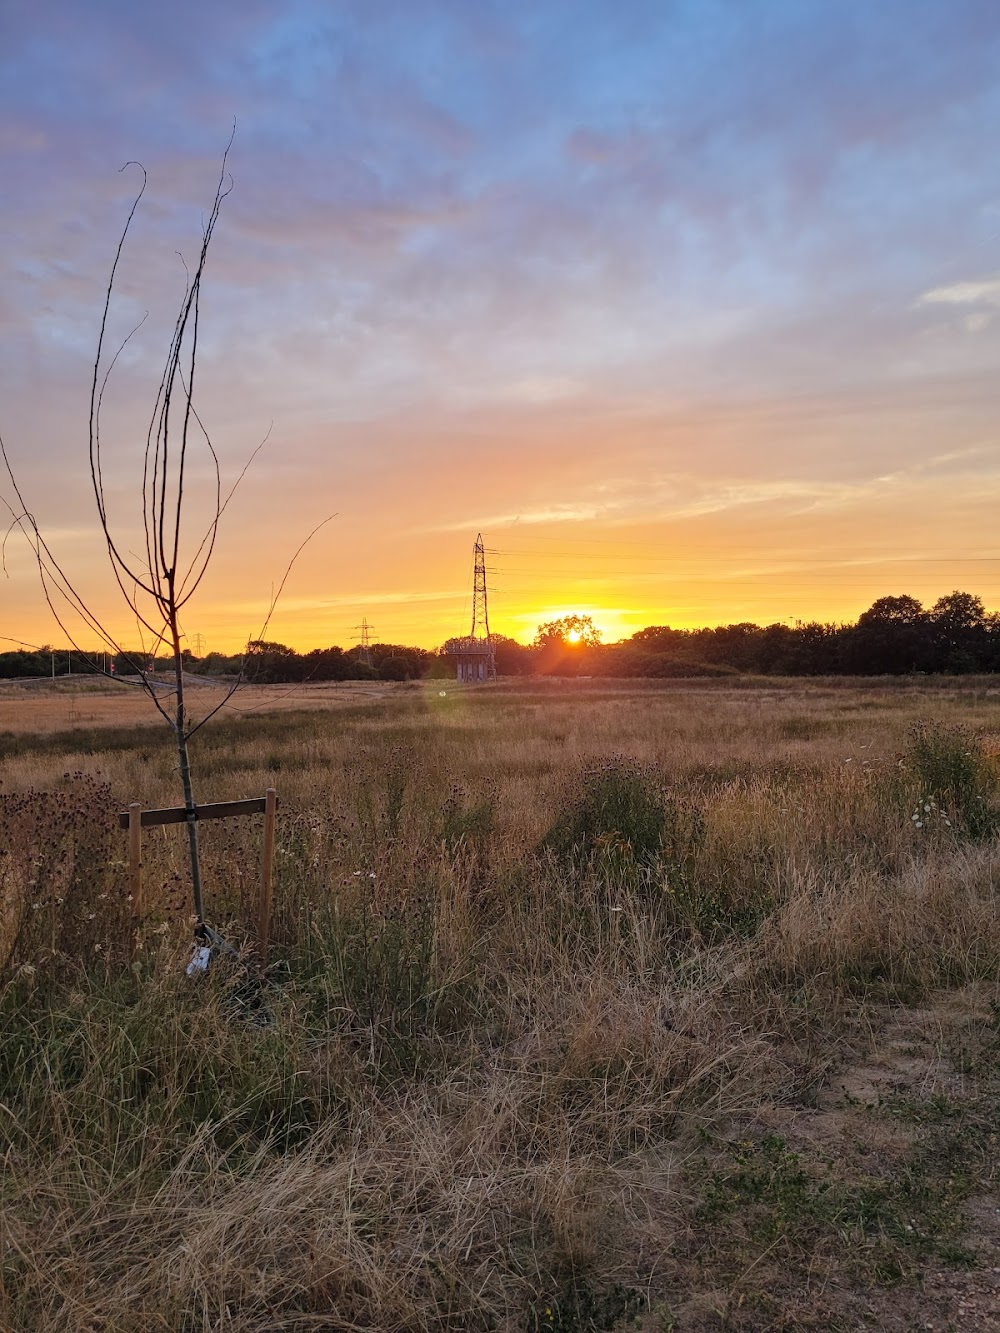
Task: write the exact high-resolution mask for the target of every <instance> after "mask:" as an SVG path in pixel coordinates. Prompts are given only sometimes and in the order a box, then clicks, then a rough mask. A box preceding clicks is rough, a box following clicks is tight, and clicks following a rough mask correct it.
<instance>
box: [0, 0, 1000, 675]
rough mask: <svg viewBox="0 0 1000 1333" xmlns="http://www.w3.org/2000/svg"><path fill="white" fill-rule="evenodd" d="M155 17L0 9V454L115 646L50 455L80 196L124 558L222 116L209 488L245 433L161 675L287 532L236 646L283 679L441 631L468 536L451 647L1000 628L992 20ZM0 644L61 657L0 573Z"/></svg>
mask: <svg viewBox="0 0 1000 1333" xmlns="http://www.w3.org/2000/svg"><path fill="white" fill-rule="evenodd" d="M178 4H179V9H178V8H177V7H174V10H172V11H171V12H170V13H167V12H166V11H163V12H161V11H160V10H159V9H157V7H155V6H154V7H150V6H126V5H124V4H123V3H119V0H99V3H98V4H97V5H96V6H95V7H94V8H93V10H92V8H91V7H90V6H87V7H84V8H83V9H81V7H80V6H78V5H74V4H71V3H70V2H69V0H53V4H52V5H51V6H46V13H45V16H44V20H43V19H42V18H41V17H39V15H38V14H37V13H35V12H34V11H33V9H32V7H30V6H22V7H19V8H18V7H15V11H14V12H13V13H12V16H11V19H10V22H9V24H8V31H7V33H6V34H5V47H6V49H7V54H8V56H9V66H8V68H9V77H7V78H5V80H4V81H3V83H2V91H0V112H2V117H3V119H2V124H3V126H4V129H3V132H2V133H0V171H2V173H3V176H2V178H3V179H4V181H5V183H6V184H7V185H8V186H9V187H10V188H8V189H5V191H4V192H3V195H2V197H0V230H2V231H3V233H4V236H5V250H6V254H7V255H8V256H9V258H10V263H9V264H8V265H7V266H6V267H5V269H4V271H3V272H2V273H0V390H2V392H0V432H2V436H3V440H4V442H5V445H6V448H7V451H8V454H9V456H10V460H11V463H12V465H13V467H14V469H15V472H16V475H17V478H18V481H19V484H20V485H21V488H22V491H23V493H24V496H25V501H26V503H27V504H28V506H29V507H30V509H31V510H32V512H33V513H34V514H35V516H36V518H37V520H38V522H39V525H40V527H41V529H42V531H43V532H44V533H45V535H46V537H47V538H48V540H49V541H50V543H51V546H52V548H53V551H54V552H55V553H56V554H57V556H58V558H59V559H60V560H61V561H62V562H63V563H64V566H65V567H66V569H67V570H69V571H70V572H71V574H72V576H73V578H74V580H75V582H76V583H77V584H78V585H79V588H80V591H81V592H82V593H83V595H84V596H85V598H86V599H87V601H88V604H90V605H91V606H92V607H93V609H95V610H96V611H97V612H98V614H100V615H101V616H102V618H104V619H105V621H106V622H107V624H108V626H109V628H110V629H111V630H112V632H113V634H114V635H115V637H116V638H117V639H118V640H119V641H120V642H121V643H122V644H123V645H124V646H126V647H128V648H134V647H136V646H137V642H136V641H137V637H138V635H137V631H136V628H135V625H134V624H131V623H129V620H128V618H127V617H126V615H125V614H124V611H123V609H122V606H121V603H120V600H119V599H118V598H117V594H116V592H115V588H114V584H113V581H112V579H111V575H110V572H109V570H108V568H107V564H106V560H105V559H104V557H103V555H102V551H101V548H100V544H99V542H98V541H97V525H96V515H95V509H94V504H93V498H92V496H91V494H90V489H89V485H90V483H89V476H88V470H87V432H86V417H87V400H88V393H89V386H90V378H91V375H92V371H93V367H92V360H93V354H94V348H95V346H96V337H97V331H98V328H99V325H100V316H101V308H102V301H103V292H104V284H105V282H106V279H107V274H108V271H109V268H110V263H111V260H112V258H113V256H114V250H115V245H116V244H117V238H118V235H119V233H120V230H121V227H122V225H123V223H124V219H125V217H126V215H127V213H128V209H129V207H130V206H131V201H132V199H133V198H134V192H135V189H136V169H135V168H134V167H133V168H129V169H128V170H127V171H125V172H124V173H120V172H119V168H120V167H121V166H122V163H123V162H126V161H129V160H134V159H141V160H142V162H143V164H144V166H145V167H146V169H147V171H148V173H149V184H148V189H147V194H146V197H145V199H144V201H143V205H142V207H141V209H140V211H139V213H138V215H137V220H136V224H135V228H134V231H133V233H132V234H131V236H130V238H129V242H128V245H127V246H126V248H125V252H124V256H123V260H122V266H121V269H120V271H119V275H118V282H117V287H116V295H115V299H114V301H113V302H112V306H111V314H110V320H109V335H108V336H109V344H108V345H109V348H110V349H112V350H113V349H114V348H116V347H117V346H118V345H119V343H120V342H121V341H122V340H123V339H124V338H125V337H126V335H127V334H129V332H130V331H131V330H132V329H135V328H136V326H137V325H140V322H141V326H140V327H139V328H138V330H137V332H135V334H134V335H133V336H132V337H131V339H130V340H129V341H128V343H127V345H126V346H125V349H124V351H123V353H122V355H121V357H120V359H119V361H118V363H117V364H116V366H115V370H114V373H113V375H112V377H111V379H110V381H109V385H108V390H107V394H106V399H105V420H104V434H103V439H104V447H105V450H106V463H107V475H108V477H109V509H110V519H111V523H112V526H113V527H114V528H115V531H116V532H117V533H118V534H119V537H120V540H121V542H122V544H123V546H124V547H125V548H127V549H139V547H137V546H136V545H135V544H136V543H137V541H139V535H140V533H141V526H140V523H139V519H140V513H139V510H138V508H137V505H138V495H139V492H140V490H141V473H142V445H143V441H144V439H145V432H146V427H147V424H148V415H149V412H150V410H151V407H152V404H153V401H154V399H155V393H156V388H157V384H158V380H159V375H160V372H161V369H162V362H163V357H164V354H165V351H166V347H167V345H168V342H169V337H170V330H171V327H172V322H173V318H174V315H175V313H176V308H177V304H178V301H179V299H180V297H181V294H182V293H183V290H184V269H183V268H182V266H181V263H180V261H179V260H178V257H177V255H178V252H180V253H182V254H183V255H184V256H185V257H186V259H187V260H189V261H190V259H191V257H192V255H193V254H196V253H197V247H198V244H199V238H200V235H201V226H202V223H203V219H204V215H205V210H206V208H207V207H209V206H210V204H211V198H212V193H213V191H214V188H215V180H216V178H217V176H218V171H219V162H220V158H221V153H222V149H223V148H224V145H225V143H226V140H227V138H228V135H229V133H230V129H231V126H232V121H233V118H234V117H235V118H236V121H237V130H236V138H235V141H234V144H233V150H232V154H231V157H230V161H229V166H230V170H231V172H232V176H233V184H234V188H233V191H232V194H231V195H230V196H229V197H228V198H227V199H226V200H225V202H224V204H223V208H222V213H221V217H220V220H219V224H218V229H217V231H216V234H215V238H214V240H213V243H212V250H211V254H210V259H209V264H208V268H207V270H206V275H205V287H204V298H203V311H202V313H203V327H202V336H201V341H200V344H199V361H198V378H197V388H196V397H197V405H198V410H199V413H200V415H201V418H202V420H203V421H204V422H205V425H206V427H207V428H208V430H209V432H210V434H211V438H212V441H213V444H214V446H215V448H216V449H217V451H218V454H219V457H220V459H221V462H222V468H223V475H224V478H228V479H230V480H231V479H233V478H235V477H236V476H237V475H238V473H239V471H240V469H241V468H242V466H243V464H244V462H245V461H246V459H247V457H248V456H249V454H250V453H251V452H252V451H253V449H254V448H255V447H256V446H257V445H258V444H259V443H260V441H261V440H262V439H263V437H264V436H265V434H267V433H268V432H269V431H270V435H269V439H268V443H267V444H266V446H265V447H264V449H263V450H262V451H261V453H260V455H259V456H258V458H257V459H256V461H255V463H254V464H253V466H252V467H251V468H250V470H249V472H248V473H247V475H246V478H245V480H244V481H243V483H242V485H241V487H240V489H239V491H238V492H237V494H236V496H235V498H234V500H233V502H232V504H231V506H230V508H229V509H228V510H227V512H226V515H225V518H224V520H223V526H222V533H221V538H220V542H219V545H218V548H217V550H216V552H215V555H214V557H213V561H212V565H211V568H210V571H209V574H208V576H207V577H206V579H205V582H204V584H203V585H202V587H201V588H200V589H199V591H198V594H197V597H196V598H195V600H194V601H192V603H191V605H190V607H189V608H188V609H187V612H186V614H185V617H184V628H185V632H186V633H187V636H188V641H189V642H190V643H192V644H194V643H195V642H198V643H200V644H202V645H203V647H204V649H205V650H206V651H211V650H218V651H222V652H232V651H238V650H239V649H240V647H241V646H242V645H243V644H245V643H246V641H247V640H248V639H249V638H256V637H258V636H259V635H260V634H261V632H262V629H263V628H264V621H265V617H266V614H267V607H268V604H269V601H270V599H271V595H272V590H273V589H275V588H276V587H277V586H278V585H279V584H280V583H281V580H282V577H283V575H284V572H285V569H286V567H287V564H288V561H289V559H290V558H291V556H292V554H293V553H294V552H295V550H296V548H297V547H298V546H299V544H300V543H301V541H302V539H303V538H304V536H305V535H306V534H307V533H308V532H309V531H311V530H312V529H313V528H314V527H315V526H316V525H317V524H318V523H320V522H321V520H323V519H324V518H326V517H327V516H329V515H334V517H333V518H332V519H331V521H330V522H329V523H328V524H327V525H326V526H324V527H323V528H322V529H321V530H320V531H319V532H318V533H317V535H316V536H315V538H314V539H313V540H312V541H311V542H310V543H309V545H308V546H307V547H306V549H305V550H304V551H303V552H302V554H301V556H300V557H299V559H298V561H297V563H296V565H295V567H294V569H293V570H292V572H291V574H290V576H289V578H288V580H287V583H286V585H285V588H284V592H283V594H282V596H281V598H280V600H279V602H278V605H277V607H276V609H275V611H274V614H273V616H272V617H271V620H270V623H269V624H268V625H267V628H266V637H267V638H269V639H273V640H278V641H281V642H284V643H287V644H289V645H290V646H292V647H294V648H296V649H299V650H308V649H310V648H312V647H321V646H327V645H330V644H341V645H343V646H345V647H347V646H349V645H350V644H351V643H352V642H354V641H355V639H356V636H357V635H358V634H359V633H360V630H359V627H360V625H361V621H362V619H363V618H365V619H367V621H368V623H369V625H370V626H372V638H373V640H378V641H382V642H391V643H402V644H415V645H421V646H424V647H428V648H433V647H435V646H437V645H440V644H441V643H443V642H444V641H445V640H446V639H448V638H450V637H452V636H455V635H460V634H464V633H467V632H468V630H469V623H470V617H471V589H472V550H473V543H474V541H475V538H476V534H477V533H478V532H482V534H483V537H484V540H485V543H486V547H487V552H488V555H487V560H488V569H489V589H490V627H491V629H492V630H493V631H495V632H498V633H503V634H507V635H511V636H513V637H515V638H517V639H519V640H521V641H522V642H530V641H531V639H532V638H533V637H534V634H535V631H536V628H537V626H538V625H539V624H540V623H542V622H545V621H548V620H552V619H555V618H558V617H560V616H563V615H567V614H581V615H588V616H590V617H591V618H592V619H593V621H594V623H595V624H596V625H597V627H598V628H599V629H600V630H601V632H602V634H603V637H604V640H605V641H606V642H613V641H615V640H618V639H621V638H624V637H627V636H628V635H630V634H632V633H634V632H635V631H636V630H639V629H641V628H643V627H645V626H647V625H671V626H675V627H680V628H684V627H693V626H700V625H716V624H723V623H730V622H735V621H753V622H757V623H760V624H771V623H775V622H780V621H784V622H785V623H794V622H795V621H796V620H803V621H809V620H819V621H824V622H845V621H853V620H855V619H856V618H857V617H858V615H859V614H860V613H861V612H862V611H864V610H865V609H866V608H867V607H868V606H870V605H871V604H872V602H873V601H875V600H876V599H877V598H879V597H882V596H886V595H898V594H901V593H908V594H911V595H913V596H916V597H918V598H919V599H920V600H921V601H922V602H923V603H924V604H925V605H930V604H932V603H933V602H934V601H935V600H936V599H937V598H938V597H940V596H942V595H944V594H947V593H949V592H951V591H952V590H953V589H956V588H958V589H963V590H966V591H969V592H972V593H975V594H978V595H979V596H980V597H982V599H983V601H984V602H985V604H986V606H987V608H988V609H990V610H995V609H1000V540H998V535H997V534H998V531H1000V524H998V517H997V516H998V512H1000V508H998V501H1000V432H998V421H1000V375H998V374H997V366H998V365H1000V186H998V184H997V176H996V163H995V154H996V137H997V129H998V127H1000V81H998V80H997V79H996V69H997V67H998V64H997V62H998V60H1000V14H997V13H993V12H992V11H989V7H984V6H983V5H981V4H978V3H976V0H954V2H953V3H949V4H947V5H945V4H941V5H937V4H934V3H931V4H927V5H920V6H913V5H912V4H910V3H907V2H906V0H886V3H885V4H883V5H878V6H872V5H870V4H867V3H863V2H862V0H844V3H843V4H838V5H836V6H822V5H804V4H801V3H799V2H798V0H761V3H760V4H759V5H754V6H739V5H728V4H726V3H721V2H720V4H718V5H716V4H714V3H713V4H701V3H695V4H691V5H688V4H680V5H678V6H676V7H674V6H663V5H659V4H649V5H647V4H645V3H644V2H643V0H637V2H636V3H635V4H631V5H626V6H608V5H604V4H598V3H593V4H592V3H590V0H583V3H574V4H572V5H570V4H568V3H564V2H563V0H551V3H546V4H545V5H542V6H536V5H529V4H526V3H521V0H514V3H512V4H511V5H509V6H504V7H501V8H500V9H494V7H492V6H486V5H479V4H470V5H468V6H454V5H447V4H444V3H441V4H438V3H436V0H430V2H429V3H428V4H427V5H422V6H419V7H415V8H414V9H413V10H412V11H411V8H410V7H408V6H401V5H395V4H389V5H387V6H382V5H375V6H373V7H372V9H371V11H370V12H369V10H368V9H367V8H365V7H355V6H345V7H343V11H342V12H341V7H333V9H335V10H336V11H337V15H336V16H332V15H331V9H330V7H328V6H322V5H319V4H317V3H315V2H314V0H304V3H303V4H302V5H301V6H297V7H294V12H293V11H291V10H290V11H289V12H288V13H287V14H282V13H279V11H278V10H274V9H273V7H270V6H260V5H257V4H253V3H250V4H247V5H245V6H239V7H237V6H222V7H219V8H218V10H216V7H213V6H205V5H195V4H194V2H193V0H178ZM675 8H676V12H674V11H675ZM418 10H419V13H418V12H417V11H418ZM84 11H86V12H84ZM175 11H176V12H175ZM177 31H184V32H186V33H187V34H188V35H189V38H190V40H189V41H187V42H186V43H185V45H184V49H183V50H181V49H180V48H179V47H178V45H177V43H176V42H175V41H174V35H175V33H176V32H177ZM209 52H211V53H214V54H212V56H211V58H209V56H208V54H206V53H209ZM112 75H113V77H112ZM151 87H156V88H159V89H162V90H164V99H165V100H164V102H163V103H162V105H161V103H159V102H157V104H156V106H153V105H152V104H150V105H149V107H148V109H147V110H143V108H144V107H146V106H147V102H148V101H149V99H148V98H147V96H146V94H147V91H148V89H149V88H151ZM164 107H169V110H165V109H164ZM196 454H197V450H196ZM197 460H198V461H196V462H195V463H194V470H193V471H192V474H191V477H190V492H189V498H190V509H189V512H188V515H187V517H188V522H189V526H188V528H187V533H188V543H189V545H188V549H189V550H191V551H193V549H194V548H195V547H196V546H197V543H198V540H199V539H200V536H199V534H200V532H201V531H202V530H203V527H204V524H205V522H206V521H207V517H208V512H209V511H208V505H209V503H210V498H211V474H210V472H209V470H208V468H207V467H206V456H205V454H204V451H203V450H202V452H201V453H200V454H197ZM0 495H4V496H6V497H7V499H8V500H10V499H11V488H10V486H9V484H7V483H6V482H5V481H4V480H3V479H2V478H0ZM73 632H74V634H75V635H76V636H77V637H78V639H79V641H80V642H81V643H82V644H83V645H84V646H85V647H88V648H89V647H92V646H95V645H94V642H93V636H92V635H90V636H88V633H87V631H85V630H83V629H81V628H80V626H79V624H78V623H77V624H76V625H75V626H74V627H73ZM0 635H3V636H5V637H6V638H8V639H10V638H16V639H19V640H22V641H25V642H29V643H37V644H42V643H56V644H62V643H64V642H65V640H66V635H65V634H64V633H63V631H62V630H60V629H59V628H58V626H57V625H56V624H55V623H54V621H53V618H52V615H51V613H50V611H49V610H48V608H47V607H46V605H45V601H44V599H43V597H42V595H41V591H40V588H39V584H38V579H37V577H36V574H35V571H34V569H33V567H32V561H31V558H30V553H29V552H28V551H27V549H26V548H25V546H24V543H23V542H19V541H18V539H17V536H16V534H15V535H14V536H12V537H10V538H9V540H8V542H7V544H6V548H5V570H4V572H3V575H2V577H0ZM0 646H2V644H0Z"/></svg>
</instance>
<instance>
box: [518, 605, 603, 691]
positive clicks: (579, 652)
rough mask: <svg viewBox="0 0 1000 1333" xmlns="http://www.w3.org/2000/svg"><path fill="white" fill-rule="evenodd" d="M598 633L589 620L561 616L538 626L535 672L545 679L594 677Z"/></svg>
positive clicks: (581, 617) (598, 646) (579, 617)
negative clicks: (545, 677) (567, 676)
mask: <svg viewBox="0 0 1000 1333" xmlns="http://www.w3.org/2000/svg"><path fill="white" fill-rule="evenodd" d="M600 646H601V631H600V630H599V629H598V628H597V626H596V625H595V624H594V622H593V621H592V620H591V618H590V616H577V615H573V616H560V618H559V619H558V620H549V621H546V622H545V624H543V625H539V626H538V632H537V633H536V635H535V641H534V643H533V644H532V647H533V649H534V658H535V669H536V670H538V671H540V672H542V673H543V674H544V675H569V676H576V675H593V674H594V672H595V667H596V664H597V663H596V659H597V656H598V652H599V649H600Z"/></svg>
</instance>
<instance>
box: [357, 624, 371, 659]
mask: <svg viewBox="0 0 1000 1333" xmlns="http://www.w3.org/2000/svg"><path fill="white" fill-rule="evenodd" d="M354 628H355V629H356V630H359V631H360V633H358V634H356V635H355V636H354V637H355V638H356V639H358V640H359V642H358V661H359V662H360V663H361V664H362V665H363V666H366V667H370V666H371V664H372V650H371V638H370V635H371V631H372V627H371V625H369V623H368V620H367V618H366V617H364V616H362V618H361V624H360V625H355V626H354Z"/></svg>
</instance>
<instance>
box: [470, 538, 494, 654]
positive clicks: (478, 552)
mask: <svg viewBox="0 0 1000 1333" xmlns="http://www.w3.org/2000/svg"><path fill="white" fill-rule="evenodd" d="M475 556H476V567H475V572H474V573H473V578H472V630H471V632H470V634H469V638H470V639H481V640H482V641H483V642H484V643H489V641H490V612H489V603H488V600H487V588H486V548H485V547H484V546H483V534H482V533H481V532H480V533H479V534H478V535H477V536H476V545H475Z"/></svg>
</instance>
